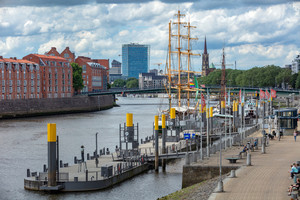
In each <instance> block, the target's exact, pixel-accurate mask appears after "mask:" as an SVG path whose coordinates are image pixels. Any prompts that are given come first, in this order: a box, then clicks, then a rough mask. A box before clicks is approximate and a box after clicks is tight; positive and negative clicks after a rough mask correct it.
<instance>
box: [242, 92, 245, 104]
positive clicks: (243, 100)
mask: <svg viewBox="0 0 300 200" xmlns="http://www.w3.org/2000/svg"><path fill="white" fill-rule="evenodd" d="M242 103H245V90H244V92H243V96H242Z"/></svg>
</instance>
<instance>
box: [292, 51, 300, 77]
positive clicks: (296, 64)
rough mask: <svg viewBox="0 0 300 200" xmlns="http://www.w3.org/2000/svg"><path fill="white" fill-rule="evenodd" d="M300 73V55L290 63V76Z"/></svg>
mask: <svg viewBox="0 0 300 200" xmlns="http://www.w3.org/2000/svg"><path fill="white" fill-rule="evenodd" d="M299 71H300V54H299V55H297V56H296V58H295V59H294V60H293V61H292V74H295V73H298V72H299Z"/></svg>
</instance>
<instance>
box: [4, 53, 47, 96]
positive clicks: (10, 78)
mask: <svg viewBox="0 0 300 200" xmlns="http://www.w3.org/2000/svg"><path fill="white" fill-rule="evenodd" d="M0 73H1V74H0V84H1V88H2V91H1V99H28V98H41V97H42V95H41V75H40V68H39V65H38V64H37V63H35V62H31V61H28V60H22V59H17V58H16V57H14V58H3V57H2V56H0Z"/></svg>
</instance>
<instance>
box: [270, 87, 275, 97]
mask: <svg viewBox="0 0 300 200" xmlns="http://www.w3.org/2000/svg"><path fill="white" fill-rule="evenodd" d="M271 97H272V98H276V90H273V89H271Z"/></svg>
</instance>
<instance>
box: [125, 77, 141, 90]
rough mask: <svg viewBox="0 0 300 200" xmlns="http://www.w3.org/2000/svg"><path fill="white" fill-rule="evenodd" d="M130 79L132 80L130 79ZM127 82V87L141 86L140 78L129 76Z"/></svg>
mask: <svg viewBox="0 0 300 200" xmlns="http://www.w3.org/2000/svg"><path fill="white" fill-rule="evenodd" d="M129 79H130V80H129ZM129 79H128V80H127V83H126V87H127V88H137V87H139V80H138V79H136V78H129Z"/></svg>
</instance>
